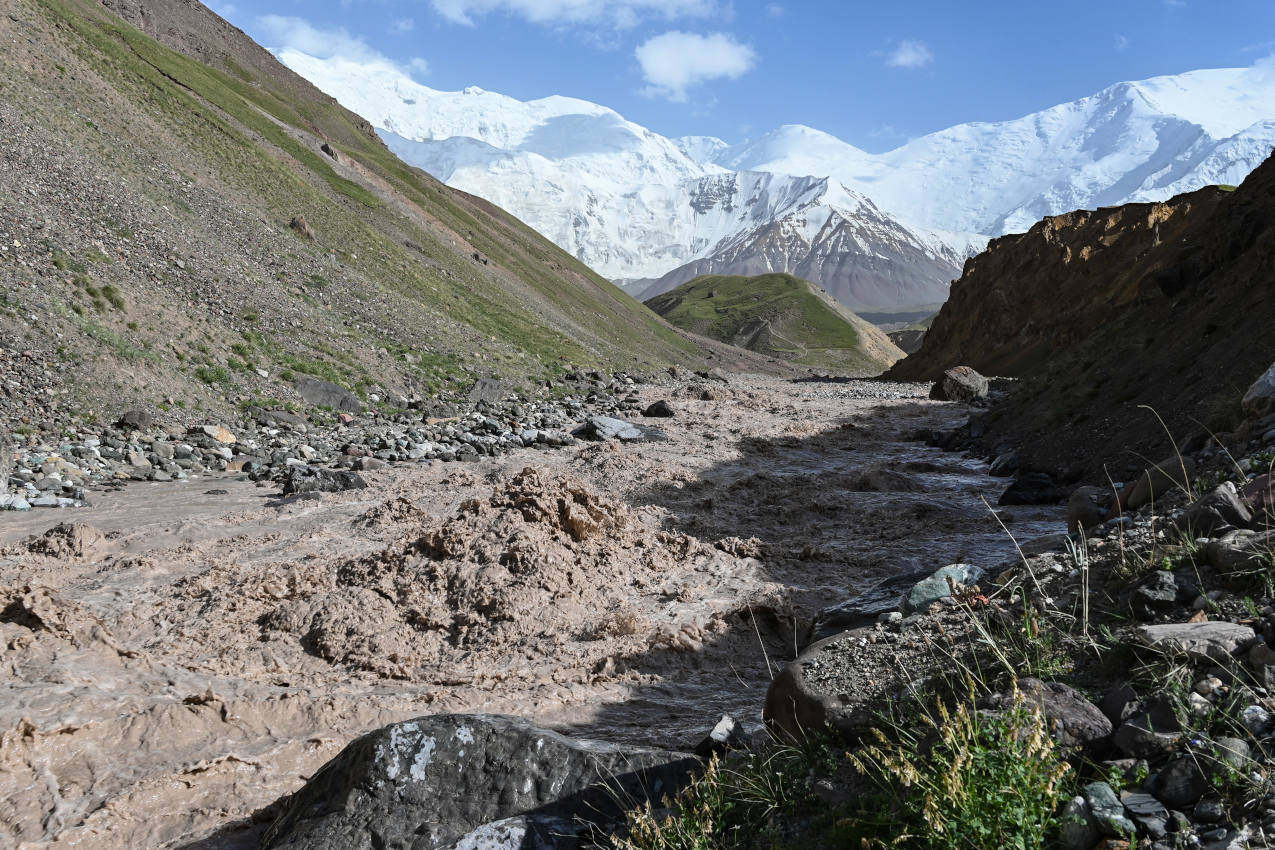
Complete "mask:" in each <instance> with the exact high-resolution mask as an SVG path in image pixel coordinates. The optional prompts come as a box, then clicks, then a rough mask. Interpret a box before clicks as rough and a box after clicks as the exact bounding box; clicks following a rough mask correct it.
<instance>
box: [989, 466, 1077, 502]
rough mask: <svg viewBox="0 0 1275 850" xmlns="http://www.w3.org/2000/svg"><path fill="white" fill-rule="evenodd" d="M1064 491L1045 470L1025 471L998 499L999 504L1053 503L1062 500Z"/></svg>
mask: <svg viewBox="0 0 1275 850" xmlns="http://www.w3.org/2000/svg"><path fill="white" fill-rule="evenodd" d="M1064 495H1065V494H1064V493H1063V491H1062V490H1061V489H1059V487H1058V486H1057V485H1056V484H1054V479H1052V478H1050V477H1049V476H1048V475H1047V474H1046V473H1044V472H1024V473H1020V474H1019V475H1018V477H1016V478H1015V479H1014V483H1013V484H1010V485H1009V487H1008V488H1006V490H1005V492H1004V493H1002V494H1001V497H1000V498H999V499H997V500H996V504H998V505H1053V504H1057V503H1058V502H1061V501H1062V500H1063V497H1064Z"/></svg>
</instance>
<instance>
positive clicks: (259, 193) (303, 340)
mask: <svg viewBox="0 0 1275 850" xmlns="http://www.w3.org/2000/svg"><path fill="white" fill-rule="evenodd" d="M0 19H3V20H4V21H5V27H4V28H3V33H2V34H3V37H2V38H0V137H3V138H4V140H5V143H4V145H3V146H0V207H2V208H3V209H4V211H5V215H4V216H3V220H0V246H3V249H4V250H3V251H0V373H4V374H5V375H6V378H7V380H8V381H9V383H10V384H12V385H13V386H15V387H16V388H17V389H14V390H13V391H11V392H9V393H7V394H3V393H0V416H2V417H3V418H5V419H11V420H14V421H15V422H19V423H22V424H23V425H24V426H26V427H36V426H40V427H43V425H44V424H47V423H49V422H53V421H57V422H66V421H71V422H74V421H75V420H77V419H78V420H92V419H93V418H95V417H96V418H101V417H103V416H109V415H113V414H114V413H116V412H118V410H119V409H120V408H122V407H124V406H144V407H149V408H151V409H157V408H158V409H165V408H167V409H170V410H174V409H175V408H186V409H188V410H205V411H216V410H223V409H229V408H231V407H234V406H236V405H239V406H242V405H246V404H249V403H252V402H253V401H260V400H273V401H279V402H289V401H293V402H294V401H297V394H296V392H295V390H294V389H293V381H294V380H295V378H296V377H297V376H299V375H307V374H308V375H314V376H317V377H320V378H324V379H327V380H330V381H333V382H335V383H337V384H341V385H343V386H345V387H346V388H348V389H350V390H353V391H355V392H357V393H359V394H360V395H361V396H362V397H363V398H364V399H365V400H366V401H367V402H368V403H371V404H380V405H382V406H385V405H390V406H392V405H393V400H395V399H406V398H409V397H413V396H415V397H421V396H434V395H439V396H444V397H446V396H449V395H453V396H454V395H456V394H458V393H462V392H463V391H464V390H465V389H466V388H467V387H468V385H469V384H470V383H471V382H472V380H473V378H474V377H475V376H478V375H483V376H495V377H498V378H502V379H506V380H508V381H511V382H513V383H514V384H521V385H523V386H532V385H534V384H536V383H539V382H541V381H543V380H545V379H548V378H552V377H554V376H556V375H560V374H561V373H563V372H564V371H566V370H568V369H570V368H571V367H572V366H584V367H589V368H604V369H615V370H627V371H643V370H652V369H657V368H661V367H663V366H665V365H667V364H670V363H682V364H687V365H692V366H694V365H699V364H703V363H705V362H706V361H707V360H708V359H709V354H710V350H711V346H707V345H706V344H705V342H704V341H703V340H693V339H691V338H689V337H688V336H687V335H686V334H684V333H681V332H679V331H677V330H676V329H674V328H672V327H670V326H669V325H668V324H666V323H665V322H663V321H662V320H660V319H659V318H658V317H656V316H655V315H654V314H653V313H651V312H650V311H649V310H647V309H645V308H644V307H642V305H640V304H639V303H638V302H637V301H636V300H634V299H633V298H632V297H630V296H628V295H626V294H625V293H623V292H622V291H621V290H619V289H618V288H616V287H615V286H613V285H612V284H610V283H609V282H608V281H606V280H604V279H602V278H601V277H599V276H598V275H596V274H595V273H593V272H592V271H590V270H589V269H588V268H586V267H585V266H584V265H583V264H581V263H580V262H578V261H577V260H576V259H574V258H573V257H572V256H570V255H569V254H567V253H565V252H563V251H562V250H560V249H559V248H557V247H556V246H554V245H553V244H552V243H550V242H549V241H547V240H546V239H544V238H542V237H541V236H539V235H538V234H536V233H535V232H533V231H532V230H531V229H529V228H528V227H526V226H525V225H524V224H522V223H521V222H519V221H518V220H516V219H515V218H513V217H512V216H510V215H508V214H507V213H505V212H503V211H502V210H500V209H498V208H496V207H494V206H493V205H491V204H490V203H488V202H486V201H483V200H481V199H478V198H475V197H472V196H470V195H466V194H465V193H463V192H459V191H456V190H453V189H449V188H447V187H446V186H444V185H442V184H441V183H439V182H438V181H436V180H434V179H433V178H432V177H430V176H429V175H427V174H425V173H424V172H422V171H419V170H417V169H413V168H410V167H408V166H407V165H405V164H403V163H402V162H401V161H399V160H398V159H397V158H396V157H395V156H394V155H393V154H392V153H391V152H390V151H389V150H388V149H387V148H386V147H385V146H384V145H383V144H382V143H381V141H380V139H379V138H377V136H376V134H375V133H374V131H373V130H372V128H371V126H370V125H369V124H368V123H367V122H366V121H364V120H363V119H362V118H360V117H359V116H357V115H355V114H353V113H351V112H349V111H347V110H346V109H344V108H342V107H341V106H340V105H338V104H337V103H336V101H334V100H333V99H332V98H330V97H328V96H327V95H325V94H323V93H321V92H320V91H319V90H318V89H316V88H314V86H312V85H311V84H310V83H308V82H306V81H305V80H303V79H302V78H301V77H299V76H297V75H296V74H294V73H293V72H291V71H289V70H288V69H287V68H285V67H284V66H283V65H282V64H280V63H279V62H278V61H277V60H276V59H275V58H274V56H273V55H271V54H270V53H269V52H268V51H266V50H264V49H263V48H261V47H260V46H258V45H257V44H255V43H254V42H253V41H252V40H251V39H250V38H248V37H247V36H246V35H245V34H244V33H243V32H241V31H240V30H238V29H236V28H234V27H233V26H231V25H229V24H228V23H226V22H225V21H223V20H222V19H220V18H219V17H217V16H216V15H215V14H213V13H212V12H210V11H209V10H208V9H207V8H205V7H204V6H202V5H201V4H199V3H197V2H194V0H102V2H101V3H99V2H93V0H0ZM724 351H725V350H724V349H723V350H719V351H718V355H719V356H718V357H715V358H714V362H715V363H721V362H722V360H721V359H720V355H721V354H722V353H724ZM728 356H734V355H729V354H728ZM6 364H7V365H6ZM741 365H746V364H741ZM753 366H754V367H755V368H760V367H761V361H760V359H758V362H757V363H756V364H753Z"/></svg>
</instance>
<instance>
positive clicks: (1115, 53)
mask: <svg viewBox="0 0 1275 850" xmlns="http://www.w3.org/2000/svg"><path fill="white" fill-rule="evenodd" d="M208 5H209V6H211V7H212V8H213V10H214V11H216V12H218V13H219V14H221V15H222V16H223V17H225V18H226V19H227V20H229V21H230V22H231V23H233V24H235V25H236V26H238V27H240V28H241V29H243V30H244V31H245V32H247V33H248V34H249V35H250V36H252V37H253V38H254V39H255V40H256V41H258V42H259V43H260V44H262V45H264V46H266V47H269V48H283V47H294V48H297V49H301V50H303V51H305V52H308V53H312V54H314V55H318V56H321V57H322V58H328V57H331V56H343V57H346V58H357V59H361V60H363V61H385V62H389V63H391V64H393V65H395V66H396V67H398V68H400V69H402V70H403V71H404V72H406V73H408V74H410V75H411V76H412V77H413V78H414V79H415V80H416V81H417V82H420V83H422V84H424V85H426V86H429V87H431V88H435V89H442V90H447V91H452V90H458V89H462V88H465V87H467V86H479V87H481V88H484V89H487V90H489V91H495V92H500V93H501V94H506V95H510V96H512V97H516V98H518V99H520V100H530V99H533V98H538V97H545V96H548V95H555V94H556V95H567V96H571V97H578V98H583V99H584V100H589V101H593V102H595V103H600V104H602V105H604V106H608V107H610V108H612V109H615V110H616V111H618V112H619V113H620V114H622V115H623V116H624V117H626V118H628V119H629V120H631V121H636V122H637V123H639V124H642V125H644V126H646V127H648V128H650V129H651V130H654V131H655V132H657V133H660V134H662V135H665V136H670V137H677V136H687V135H705V136H717V137H719V138H722V139H725V140H726V141H728V142H731V143H736V142H742V141H744V140H746V139H748V138H750V137H755V136H758V135H761V134H762V133H765V132H766V131H768V130H770V129H773V128H775V127H777V126H780V125H783V124H806V125H808V126H811V127H815V128H817V129H820V130H823V131H825V132H828V133H832V134H833V135H835V136H837V137H839V138H841V139H843V140H845V141H847V142H850V143H851V144H854V145H857V146H858V147H860V148H863V149H864V150H868V151H871V152H874V153H879V152H883V151H886V150H889V149H892V148H894V147H897V146H898V145H900V144H903V143H904V142H906V141H907V140H908V139H910V138H915V137H917V136H921V135H924V134H926V133H930V132H934V131H935V130H941V129H943V128H945V127H949V126H952V125H953V124H960V123H965V122H969V121H1002V120H1006V119H1010V118H1017V117H1019V116H1022V115H1026V114H1028V113H1031V112H1036V111H1038V110H1041V109H1044V108H1047V107H1049V106H1053V105H1055V104H1058V103H1063V102H1066V101H1070V100H1076V99H1078V98H1081V97H1084V96H1086V95H1090V94H1093V93H1095V92H1097V91H1099V90H1101V89H1103V88H1105V87H1107V86H1109V85H1111V84H1113V83H1116V82H1120V81H1125V80H1141V79H1145V78H1147V77H1152V76H1158V75H1161V74H1177V73H1181V72H1183V71H1190V70H1197V69H1201V68H1233V67H1245V66H1250V65H1253V64H1255V63H1256V62H1258V61H1261V60H1263V59H1267V58H1268V57H1270V56H1272V54H1275V0H1101V2H1094V0H1073V2H1068V3H1059V2H1055V1H1054V0H1017V2H1000V0H990V2H989V0H978V2H971V0H946V2H932V1H931V0H874V1H873V2H870V3H868V2H859V0H830V1H829V2H814V1H813V0H304V2H302V0H212V1H211V2H209V3H208Z"/></svg>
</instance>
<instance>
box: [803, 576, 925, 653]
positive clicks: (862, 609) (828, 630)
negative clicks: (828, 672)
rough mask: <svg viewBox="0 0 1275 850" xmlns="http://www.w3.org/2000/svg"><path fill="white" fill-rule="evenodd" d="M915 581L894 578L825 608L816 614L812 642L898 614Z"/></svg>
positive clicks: (812, 629) (913, 579) (812, 627)
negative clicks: (882, 617) (896, 612)
mask: <svg viewBox="0 0 1275 850" xmlns="http://www.w3.org/2000/svg"><path fill="white" fill-rule="evenodd" d="M915 581H916V579H915V577H912V578H907V577H903V578H897V579H891V580H889V581H888V582H883V583H881V584H878V585H876V586H874V587H869V588H867V589H866V590H864V591H863V592H862V593H860V594H859V595H858V596H854V597H851V598H850V599H847V600H846V601H844V602H839V603H837V604H836V605H831V606H829V607H827V608H824V609H823V610H822V611H820V612H819V613H818V614H816V615H815V619H814V623H813V624H812V625H811V634H810V639H811V641H812V642H814V641H820V640H823V639H825V638H830V637H833V636H834V635H839V634H841V633H842V632H847V631H850V630H851V629H857V628H860V627H862V626H868V625H871V624H872V623H875V622H876V621H877V619H878V618H879V617H880V616H881V615H882V614H885V613H888V612H890V611H897V610H898V608H899V602H900V600H901V599H902V598H903V595H904V594H905V593H907V592H908V591H909V590H911V589H912V585H913V584H914V583H915Z"/></svg>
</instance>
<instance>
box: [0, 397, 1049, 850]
mask: <svg viewBox="0 0 1275 850" xmlns="http://www.w3.org/2000/svg"><path fill="white" fill-rule="evenodd" d="M927 391H928V385H924V384H887V383H876V382H863V383H817V382H799V383H793V382H786V381H778V380H766V379H756V380H749V381H743V380H734V381H732V383H731V384H730V385H729V386H721V385H716V384H715V385H711V386H710V385H707V384H681V385H678V386H672V387H669V386H666V387H655V386H644V387H642V388H641V396H642V401H643V403H647V402H653V401H656V400H658V399H667V400H668V401H669V402H670V404H671V405H672V406H673V408H674V410H675V411H676V415H675V416H674V417H672V418H670V419H663V420H658V424H659V425H660V427H661V429H662V430H664V431H665V432H666V433H667V435H668V437H669V439H668V440H666V441H651V442H645V441H644V442H638V443H619V442H614V441H604V442H580V443H577V444H576V445H574V446H570V447H567V448H562V449H554V450H544V451H539V450H535V449H530V448H529V449H524V450H520V451H517V452H514V453H513V454H511V455H507V456H505V457H502V458H499V459H484V460H482V461H481V462H473V463H443V462H439V461H434V462H424V463H412V464H402V465H397V466H393V467H390V468H388V469H383V470H379V471H376V472H372V473H366V477H367V478H368V480H369V482H370V484H371V486H370V487H369V488H368V489H365V490H353V491H347V492H344V493H334V494H323V495H322V496H321V497H318V498H306V499H291V500H288V499H281V498H279V493H278V490H277V487H275V486H265V487H259V486H257V485H255V484H254V483H252V482H249V481H247V480H244V479H242V478H236V477H234V476H206V477H201V478H197V479H194V480H190V481H186V482H171V483H163V484H133V485H130V486H129V487H127V488H125V489H123V490H120V491H117V492H101V493H97V494H94V496H93V506H92V507H87V508H81V509H67V510H62V511H51V510H46V511H39V510H37V511H33V512H31V513H29V514H26V515H24V516H22V517H20V518H16V519H11V518H6V520H5V522H4V523H3V525H0V546H3V547H4V558H3V566H2V567H0V601H2V602H3V604H2V605H0V607H2V608H3V612H2V613H0V653H2V655H0V658H2V659H3V666H4V674H5V675H4V681H3V684H2V685H0V688H2V689H3V692H2V693H0V729H3V739H2V740H0V800H2V801H3V803H2V804H0V805H3V810H0V821H4V822H5V823H7V824H10V825H13V826H14V827H16V829H15V831H14V832H13V833H11V835H12V837H13V839H16V841H17V842H18V843H19V844H21V845H22V846H30V847H43V846H58V847H60V846H86V847H87V846H92V847H143V846H151V847H153V846H171V847H183V846H184V847H194V846H198V847H249V846H255V843H256V841H257V837H258V835H259V830H260V829H261V823H260V821H261V818H260V817H259V818H257V819H256V820H254V819H253V814H254V812H258V811H259V810H261V809H262V808H264V807H266V806H267V805H269V804H270V803H271V802H273V801H275V800H276V799H278V798H279V797H280V796H281V795H284V794H286V793H289V792H292V791H295V790H296V789H297V788H299V787H300V786H301V785H302V784H303V782H304V780H305V779H306V778H308V777H309V776H311V775H312V774H313V773H314V771H315V770H316V769H317V768H318V767H319V766H320V765H322V764H323V763H324V762H326V761H327V760H329V759H331V758H332V757H333V756H334V755H336V754H337V753H338V752H339V751H340V750H341V749H342V747H344V746H345V745H346V744H347V743H348V742H349V741H350V740H351V739H353V738H354V737H356V736H357V735H359V734H361V733H363V732H366V731H368V730H371V729H374V728H377V727H381V726H384V725H385V724H388V723H391V722H395V721H398V720H402V719H404V718H409V717H413V716H417V715H422V714H437V713H444V712H498V713H508V714H515V715H519V716H522V717H526V718H529V719H532V720H534V721H536V722H539V723H542V724H545V725H547V726H550V727H553V728H556V729H560V730H562V731H565V732H568V733H570V734H573V735H585V736H591V737H596V738H602V739H606V740H610V741H616V742H621V743H641V744H645V745H656V746H669V747H677V748H684V747H687V746H690V745H693V744H694V743H695V742H696V741H697V740H698V739H700V738H701V737H702V736H703V734H704V733H705V732H706V731H707V729H709V728H710V727H711V726H712V725H713V723H714V722H715V721H716V719H717V717H718V716H719V715H720V713H721V712H731V713H733V714H734V715H735V716H736V717H738V718H739V719H741V720H743V721H745V722H746V723H756V722H758V721H759V720H760V712H761V707H762V702H763V698H764V696H765V693H766V689H767V686H768V685H769V683H770V680H771V677H772V673H773V671H774V670H776V669H777V668H778V666H779V665H781V664H783V663H784V662H786V661H788V660H790V659H791V658H792V657H793V656H794V653H795V652H796V648H797V647H798V646H800V645H804V643H805V642H806V641H807V640H808V638H809V629H810V624H811V621H812V618H813V615H814V614H816V612H818V611H819V610H820V609H822V608H825V607H826V606H829V605H833V604H835V603H837V602H839V601H841V600H844V599H846V598H847V597H849V596H852V595H855V594H859V593H861V592H863V591H864V590H865V589H868V588H871V587H872V586H873V585H874V584H877V583H881V582H886V581H889V580H890V579H892V578H898V577H900V576H915V575H919V574H922V573H925V572H928V571H932V570H933V569H935V568H936V567H939V566H943V565H944V564H949V563H953V562H956V561H971V562H982V563H988V564H989V565H995V564H996V563H999V562H1001V561H1003V560H1006V559H1007V558H1009V557H1010V556H1011V555H1012V553H1013V548H1012V547H1013V543H1012V541H1011V540H1010V539H1009V537H1008V536H1007V535H1006V533H1005V531H1004V530H1003V529H1002V527H1001V524H1000V523H1001V522H1002V521H1003V522H1004V523H1006V525H1007V526H1008V528H1009V529H1010V530H1011V531H1012V532H1013V533H1014V534H1015V536H1017V537H1019V538H1022V539H1026V538H1031V537H1034V536H1037V535H1040V534H1043V533H1046V532H1049V531H1057V530H1059V528H1060V526H1061V520H1060V518H1059V517H1058V516H1056V515H1054V513H1053V509H1048V510H1047V509H1035V508H1012V509H1008V510H1000V511H999V519H998V517H997V515H995V514H994V513H993V510H992V509H991V508H989V507H988V506H987V504H985V503H984V501H983V499H986V500H987V502H989V503H993V504H994V503H995V496H996V495H997V494H998V493H999V492H1000V490H1002V489H1003V487H1004V483H1003V482H997V481H996V480H995V479H991V478H988V477H986V475H985V470H984V469H982V468H980V466H979V465H978V464H976V463H975V462H973V461H969V460H967V459H964V458H963V457H962V456H960V455H956V454H949V453H944V452H941V451H940V450H938V449H934V448H929V447H927V446H926V445H925V444H924V443H922V442H918V441H916V440H915V439H913V437H914V436H915V434H916V433H917V432H918V431H920V430H923V429H942V428H950V427H953V426H955V425H958V424H960V423H961V422H963V421H964V420H965V418H966V417H967V411H966V410H965V409H964V408H963V407H961V406H956V405H950V404H942V403H937V402H931V401H929V400H927V399H926V395H927ZM648 421H654V420H648ZM59 523H74V524H75V525H71V526H63V527H61V528H59V529H58V530H57V531H55V532H53V533H46V532H49V530H50V528H52V527H53V526H55V525H58V524H59ZM6 840H10V839H6V838H2V837H0V841H6Z"/></svg>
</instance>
